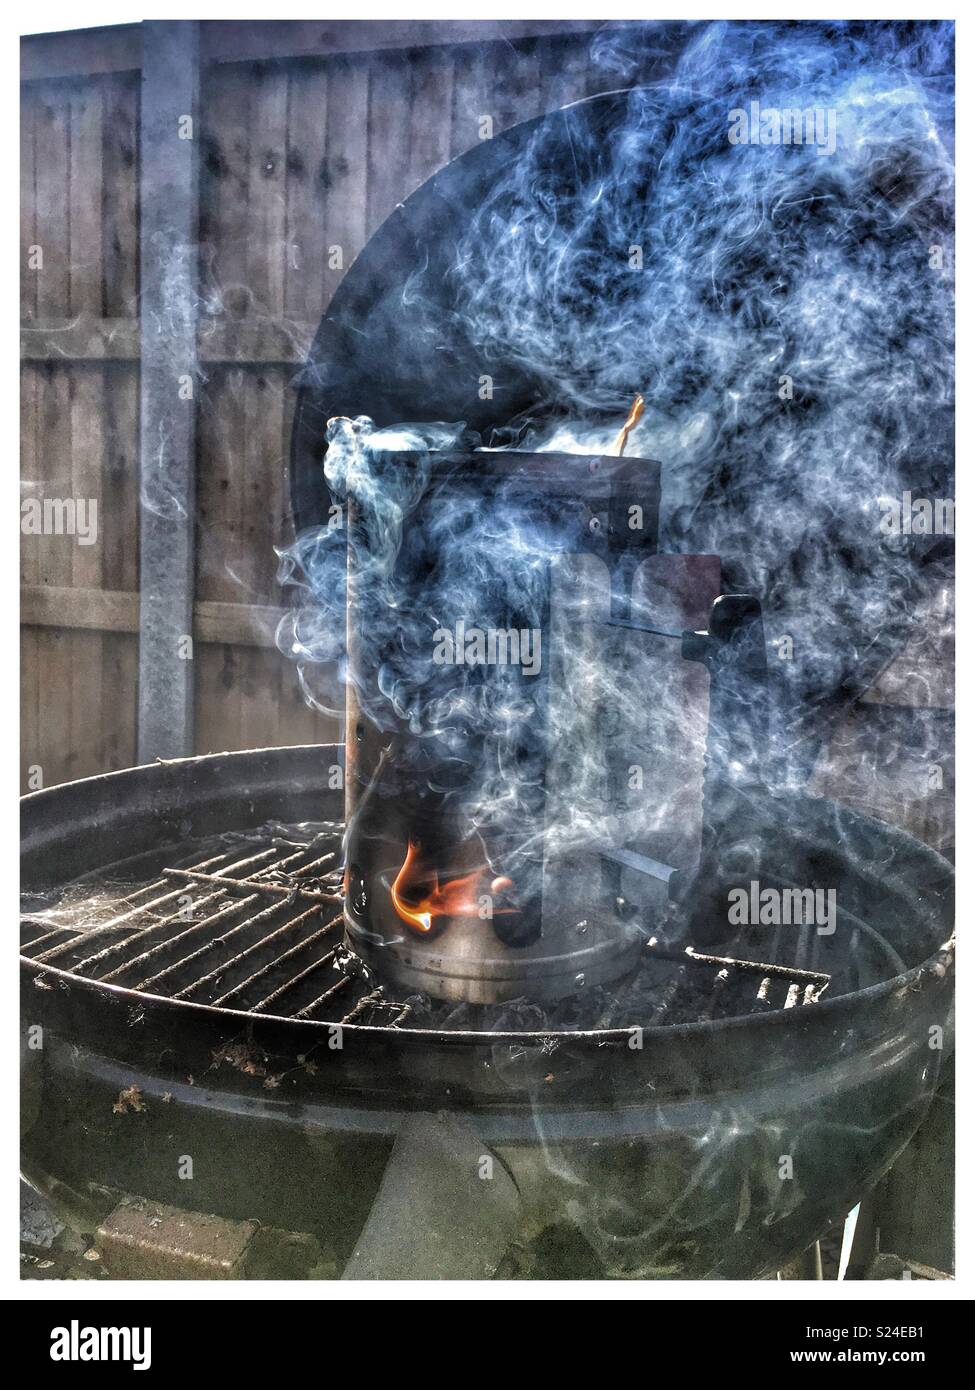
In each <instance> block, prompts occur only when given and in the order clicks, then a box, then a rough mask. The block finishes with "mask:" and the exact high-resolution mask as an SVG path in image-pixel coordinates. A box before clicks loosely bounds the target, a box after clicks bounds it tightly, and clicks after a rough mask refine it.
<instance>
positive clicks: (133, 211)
mask: <svg viewBox="0 0 975 1390" xmlns="http://www.w3.org/2000/svg"><path fill="white" fill-rule="evenodd" d="M102 264H103V266H104V280H103V283H102V303H103V306H104V313H105V316H106V318H110V319H111V318H126V317H134V316H135V315H136V314H137V313H138V295H139V78H138V74H133V73H122V74H119V75H117V76H113V77H112V78H111V79H107V80H106V87H105V96H104V106H103V122H102Z"/></svg>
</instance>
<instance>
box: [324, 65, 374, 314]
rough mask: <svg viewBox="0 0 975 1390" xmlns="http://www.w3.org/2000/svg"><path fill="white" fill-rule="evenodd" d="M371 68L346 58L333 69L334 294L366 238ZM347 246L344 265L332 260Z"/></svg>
mask: <svg viewBox="0 0 975 1390" xmlns="http://www.w3.org/2000/svg"><path fill="white" fill-rule="evenodd" d="M368 122H369V68H368V65H367V63H366V61H365V60H364V59H361V58H357V59H347V58H340V59H336V60H335V64H334V67H333V68H330V69H329V83H328V167H327V170H326V179H327V187H328V192H327V196H326V199H325V228H324V230H325V243H324V244H325V254H326V268H325V291H326V297H327V298H331V296H332V295H333V294H334V293H335V291H336V289H337V288H338V286H339V284H340V282H341V280H342V277H343V275H344V274H345V270H346V269H347V268H348V266H350V265H351V263H352V261H353V259H354V258H355V257H356V256H357V255H358V254H359V252H360V251H361V250H362V248H363V246H364V245H365V241H366V190H367V183H368V130H369V125H368ZM332 246H337V247H339V248H340V250H341V255H342V267H341V268H338V267H337V266H333V265H331V264H330V263H329V259H328V257H329V248H330V247H332Z"/></svg>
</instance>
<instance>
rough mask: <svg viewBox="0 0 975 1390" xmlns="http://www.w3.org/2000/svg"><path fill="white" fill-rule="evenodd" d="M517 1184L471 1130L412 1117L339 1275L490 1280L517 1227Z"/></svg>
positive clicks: (448, 1120)
mask: <svg viewBox="0 0 975 1390" xmlns="http://www.w3.org/2000/svg"><path fill="white" fill-rule="evenodd" d="M519 1214H520V1203H519V1197H518V1190H517V1188H516V1187H515V1184H514V1182H513V1180H512V1178H511V1176H510V1174H509V1173H508V1171H507V1169H506V1168H505V1167H504V1166H503V1164H502V1163H501V1162H500V1160H499V1159H498V1158H497V1157H496V1156H495V1155H494V1154H492V1153H491V1150H490V1149H489V1148H488V1147H487V1145H486V1144H485V1143H484V1141H483V1140H482V1139H480V1138H479V1136H478V1133H477V1131H476V1129H475V1128H474V1127H473V1125H471V1124H469V1123H468V1122H467V1121H466V1120H461V1119H459V1118H455V1117H454V1116H449V1115H429V1114H421V1115H413V1116H411V1117H410V1118H409V1119H408V1120H407V1121H406V1123H405V1124H404V1125H403V1127H402V1129H401V1130H400V1132H399V1135H398V1136H397V1139H396V1143H395V1144H394V1146H393V1152H392V1155H391V1156H390V1160H389V1163H388V1164H387V1166H386V1171H385V1173H384V1174H383V1180H382V1183H381V1184H380V1187H379V1192H378V1194H377V1196H376V1201H375V1203H374V1205H373V1208H372V1210H371V1211H370V1213H369V1216H368V1218H367V1219H366V1224H365V1226H364V1227H363V1229H362V1232H361V1234H360V1236H359V1239H358V1241H357V1242H356V1247H355V1250H354V1251H353V1253H352V1258H351V1259H350V1260H349V1263H348V1265H347V1266H346V1268H345V1272H344V1274H343V1275H342V1278H343V1279H489V1278H490V1277H491V1276H492V1275H493V1274H494V1273H495V1271H496V1270H497V1268H498V1266H499V1264H500V1263H501V1260H502V1258H503V1256H504V1253H505V1251H506V1250H507V1248H508V1246H509V1245H510V1244H511V1242H512V1240H513V1239H514V1237H515V1234H516V1232H517V1229H518V1219H519Z"/></svg>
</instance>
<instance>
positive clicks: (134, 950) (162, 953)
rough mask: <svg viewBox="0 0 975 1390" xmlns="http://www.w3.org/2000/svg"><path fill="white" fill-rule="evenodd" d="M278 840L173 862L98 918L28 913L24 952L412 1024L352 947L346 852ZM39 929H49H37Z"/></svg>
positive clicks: (278, 1006)
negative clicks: (343, 866) (345, 935)
mask: <svg viewBox="0 0 975 1390" xmlns="http://www.w3.org/2000/svg"><path fill="white" fill-rule="evenodd" d="M284 848H285V850H286V852H284V853H282V846H280V845H275V846H270V847H267V848H264V849H261V850H259V851H256V852H251V853H248V854H246V855H244V856H243V857H241V856H240V854H239V852H238V853H236V854H235V853H232V852H228V853H223V854H216V855H209V856H208V857H206V858H204V859H202V860H199V861H197V862H194V863H191V864H190V865H189V866H185V865H183V866H180V867H176V868H164V869H163V870H162V872H161V874H160V875H159V877H157V878H155V879H153V880H152V882H150V883H147V884H145V885H144V886H142V887H140V888H137V889H136V890H135V891H134V892H131V893H129V894H127V895H126V896H125V897H122V898H114V899H112V900H111V908H110V910H109V911H107V912H106V911H105V909H104V906H103V907H102V908H101V909H100V910H98V911H97V912H96V913H95V914H94V915H95V916H96V919H97V920H95V921H92V920H91V914H89V915H88V918H87V920H83V919H82V918H81V916H80V914H79V913H78V911H77V910H76V909H75V908H72V909H70V911H69V913H68V912H66V913H65V915H70V918H71V920H70V921H67V922H65V923H64V924H63V925H62V924H58V922H57V915H58V914H57V912H53V913H50V914H47V915H44V916H40V915H32V914H27V915H25V916H24V917H23V918H22V919H21V920H22V924H23V926H24V927H25V929H26V934H27V936H28V937H29V938H30V939H27V940H25V944H24V946H23V948H22V953H23V955H24V956H25V957H27V958H28V959H29V960H32V961H34V962H35V963H36V964H38V965H48V964H50V965H53V966H57V967H58V968H59V969H62V970H67V971H69V972H70V973H72V974H75V975H81V976H83V977H85V978H87V979H90V980H97V981H99V982H101V983H103V984H115V985H122V986H124V987H125V988H127V989H131V990H134V991H137V992H139V993H145V994H150V995H163V996H165V997H168V998H171V999H181V1000H189V1001H191V1002H193V1003H200V1004H209V1005H212V1006H214V1007H217V1008H221V1007H222V1008H228V1009H239V1010H243V1011H245V1012H248V1013H256V1014H264V1015H266V1016H272V1015H277V1016H284V1017H290V1018H303V1019H315V1020H318V1021H319V1022H334V1023H346V1022H357V1023H374V1022H375V1023H384V1024H388V1025H390V1026H393V1027H396V1026H399V1025H400V1024H402V1023H403V1022H405V1021H406V1019H407V1018H408V1017H409V1014H410V1007H409V1005H407V1004H406V1003H405V1002H403V1001H399V1000H391V999H389V998H387V996H386V994H385V992H384V990H383V989H382V988H381V987H380V988H378V989H377V988H376V986H375V982H374V981H373V980H372V979H371V978H369V977H368V976H367V975H366V974H365V972H364V970H363V968H362V966H361V965H360V964H359V962H358V960H357V959H356V958H355V957H353V956H350V955H349V953H348V952H347V951H345V950H344V948H343V946H342V944H341V935H342V913H341V902H342V897H341V893H340V891H339V880H340V877H341V875H340V871H339V870H337V869H336V868H335V861H336V857H337V851H336V850H334V849H333V850H329V852H328V853H326V854H321V853H319V852H317V851H316V850H314V849H312V848H311V847H310V846H299V847H297V848H296V847H293V846H286V847H284ZM97 901H99V899H93V902H97ZM38 928H40V931H38Z"/></svg>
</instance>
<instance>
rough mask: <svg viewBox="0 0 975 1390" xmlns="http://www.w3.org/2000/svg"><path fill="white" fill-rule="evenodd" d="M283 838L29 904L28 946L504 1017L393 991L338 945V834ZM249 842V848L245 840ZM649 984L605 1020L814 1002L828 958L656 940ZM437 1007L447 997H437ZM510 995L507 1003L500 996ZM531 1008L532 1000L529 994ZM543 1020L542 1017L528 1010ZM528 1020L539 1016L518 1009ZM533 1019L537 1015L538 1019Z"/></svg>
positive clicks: (139, 968) (167, 991) (231, 989)
mask: <svg viewBox="0 0 975 1390" xmlns="http://www.w3.org/2000/svg"><path fill="white" fill-rule="evenodd" d="M322 839H323V837H318V838H317V839H316V840H315V841H313V842H312V843H311V844H295V843H293V842H291V841H282V840H280V839H275V841H274V843H271V844H264V845H263V847H261V848H255V847H254V842H253V841H250V842H245V841H243V840H241V841H240V842H239V843H238V844H237V845H236V846H235V848H233V849H231V850H225V851H224V852H222V853H213V852H212V850H211V851H210V852H208V853H207V854H206V856H205V857H203V858H198V857H194V858H192V859H191V860H190V861H189V862H188V863H183V864H180V865H177V866H175V867H165V868H163V869H162V870H161V871H160V872H159V873H158V875H156V876H154V877H153V878H152V880H151V881H150V882H148V883H146V884H144V885H142V886H140V887H138V888H136V889H134V890H133V891H131V892H129V893H127V894H126V895H125V896H122V897H119V896H115V895H107V894H106V893H105V891H104V885H102V887H101V889H100V890H99V891H98V892H94V893H90V894H89V895H87V896H82V897H81V898H80V899H77V900H75V901H74V902H67V901H65V902H62V903H61V904H59V905H58V906H57V907H55V908H53V909H50V910H48V911H46V912H44V913H26V914H25V915H23V916H22V918H21V923H22V928H23V930H24V933H25V935H24V945H23V947H22V954H23V956H24V957H26V958H27V959H28V960H29V961H31V962H32V963H34V964H35V965H39V966H45V965H51V966H56V967H57V968H58V969H60V970H65V971H67V972H69V973H71V974H74V975H79V976H82V977H84V978H86V979H89V980H95V981H98V982H100V983H103V984H112V985H120V986H123V987H124V988H126V989H129V990H132V991H135V992H137V993H142V994H146V995H156V996H159V995H162V996H164V997H166V998H170V999H176V1000H186V1001H189V1002H192V1003H198V1004H207V1005H210V1006H212V1007H215V1008H226V1009H234V1010H239V1011H243V1012H246V1013H252V1014H259V1015H262V1016H263V1017H279V1018H293V1019H307V1020H313V1021H317V1022H320V1023H342V1024H346V1023H355V1024H369V1025H373V1026H384V1027H389V1028H401V1027H404V1026H414V1027H416V1026H420V1027H424V1026H425V1027H431V1026H434V1027H437V1026H441V1027H447V1028H450V1029H452V1030H465V1029H475V1028H483V1027H485V1026H493V1027H495V1028H499V1027H503V1026H504V1022H503V1020H502V1018H501V1015H500V1013H499V1014H497V1015H495V1016H493V1018H492V1017H488V1016H487V1015H486V1014H485V1013H484V1012H483V1011H480V1012H479V1011H477V1010H476V1009H475V1008H474V1006H461V1007H460V1008H459V1009H458V1008H453V1009H449V1006H448V1016H443V1011H442V1010H441V1011H440V1012H441V1015H442V1016H441V1017H440V1018H438V1019H436V1021H432V1020H431V1019H428V1018H425V1017H424V1016H425V1014H426V1013H427V1012H428V1010H427V1006H426V1003H425V1001H423V1000H422V998H421V997H419V996H413V997H412V999H410V1000H407V999H401V998H394V997H390V995H389V994H388V993H387V991H386V989H385V987H384V986H383V985H380V984H378V983H377V981H376V980H375V978H374V977H373V976H372V974H371V973H370V972H368V971H367V970H366V968H365V967H364V966H363V965H362V963H361V962H360V961H359V959H358V958H357V957H356V956H355V955H353V954H352V953H351V952H349V951H348V950H347V949H346V948H345V947H344V945H343V944H342V912H341V903H342V893H341V877H342V874H341V868H340V867H339V865H338V856H339V844H338V837H337V836H331V837H329V839H330V840H331V842H332V847H331V848H328V849H327V850H326V852H325V853H322V850H323V848H325V845H324V844H323V843H322ZM245 851H246V852H245ZM645 957H646V959H647V961H649V960H650V959H653V961H654V969H653V971H652V977H653V982H654V985H653V989H652V991H650V992H649V993H645V994H644V993H643V992H642V991H641V992H640V994H639V996H638V997H639V999H640V1003H641V1005H643V1006H645V1007H640V1008H639V1010H638V1011H637V1012H638V1013H639V1015H640V1016H638V1017H634V1016H633V1005H634V1004H635V1003H636V1002H637V1000H636V998H631V997H628V996H627V993H626V991H625V990H623V991H621V992H620V993H619V994H618V993H616V992H615V991H609V992H604V993H605V996H606V997H605V999H604V1000H603V1002H602V1004H601V1006H600V1008H599V1009H598V1010H597V1012H598V1013H599V1015H600V1017H599V1022H598V1024H597V1027H604V1028H605V1027H619V1026H627V1025H629V1024H633V1023H645V1024H649V1025H653V1024H664V1023H672V1022H684V1021H687V1020H688V1018H690V1017H696V1018H717V1017H722V1016H727V1015H729V1014H747V1013H757V1012H763V1011H765V1010H769V1009H781V1008H791V1007H793V1006H796V1005H803V1004H812V1003H815V1002H816V1000H817V999H818V998H819V997H820V995H821V994H822V993H823V992H824V990H825V989H826V987H827V986H828V984H829V982H830V976H829V975H827V974H824V973H822V972H819V971H814V970H804V969H799V968H798V967H796V968H793V967H791V966H788V965H772V964H767V965H766V964H762V963H760V962H757V961H744V960H738V959H734V958H731V957H724V956H710V955H703V954H701V953H699V952H696V951H692V950H691V951H686V952H681V953H672V952H668V951H667V950H666V949H665V948H663V947H662V946H660V945H659V944H658V943H657V942H656V941H654V940H651V941H650V943H649V944H648V949H647V951H646V952H645ZM433 1007H434V1010H435V1011H436V1010H438V1009H439V1006H437V1005H434V1006H433ZM501 1007H502V1006H499V1009H500V1008H501ZM531 1007H534V1006H531ZM578 1009H579V1001H578V1000H571V1001H565V1003H563V1004H561V1005H556V1006H554V1007H553V1009H552V1011H551V1014H550V1016H549V1019H548V1026H550V1027H555V1028H560V1029H570V1030H571V1029H575V1028H579V1027H580V1026H584V1025H582V1023H581V1020H580V1018H579V1016H578ZM533 1021H534V1020H533ZM518 1023H519V1026H520V1027H525V1026H526V1025H527V1026H530V1025H529V1024H528V1020H527V1018H519V1019H518ZM536 1026H537V1024H536Z"/></svg>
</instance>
